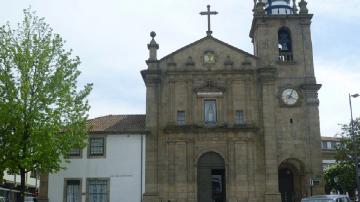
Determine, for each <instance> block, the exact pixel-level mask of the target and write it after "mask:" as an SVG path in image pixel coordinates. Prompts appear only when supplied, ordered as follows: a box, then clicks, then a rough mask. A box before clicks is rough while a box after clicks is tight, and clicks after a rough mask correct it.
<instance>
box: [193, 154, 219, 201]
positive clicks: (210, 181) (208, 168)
mask: <svg viewBox="0 0 360 202" xmlns="http://www.w3.org/2000/svg"><path fill="white" fill-rule="evenodd" d="M197 165H198V168H197V192H198V202H208V201H212V202H226V182H225V162H224V159H223V158H222V157H221V156H220V155H219V154H217V153H215V152H207V153H205V154H203V155H202V156H201V157H200V158H199V160H198V164H197Z"/></svg>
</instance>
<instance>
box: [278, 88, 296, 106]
mask: <svg viewBox="0 0 360 202" xmlns="http://www.w3.org/2000/svg"><path fill="white" fill-rule="evenodd" d="M281 99H282V101H283V102H284V103H285V104H287V105H294V104H295V103H296V102H297V101H298V100H299V94H298V93H297V92H296V90H294V89H291V88H288V89H285V90H283V92H282V93H281Z"/></svg>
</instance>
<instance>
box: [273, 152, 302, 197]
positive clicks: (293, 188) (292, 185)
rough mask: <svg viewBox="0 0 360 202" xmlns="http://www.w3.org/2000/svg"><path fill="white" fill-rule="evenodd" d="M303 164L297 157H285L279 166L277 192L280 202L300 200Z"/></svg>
mask: <svg viewBox="0 0 360 202" xmlns="http://www.w3.org/2000/svg"><path fill="white" fill-rule="evenodd" d="M303 170H304V169H303V164H302V163H301V162H300V161H299V160H297V159H287V160H285V161H283V162H282V163H281V164H280V166H279V171H278V176H279V192H280V194H281V202H300V200H301V198H302V196H303V193H302V191H303V189H302V186H303V178H304V174H303Z"/></svg>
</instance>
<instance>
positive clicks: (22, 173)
mask: <svg viewBox="0 0 360 202" xmlns="http://www.w3.org/2000/svg"><path fill="white" fill-rule="evenodd" d="M25 174H26V172H25V170H24V169H20V179H21V181H20V182H21V183H20V198H19V202H24V201H25Z"/></svg>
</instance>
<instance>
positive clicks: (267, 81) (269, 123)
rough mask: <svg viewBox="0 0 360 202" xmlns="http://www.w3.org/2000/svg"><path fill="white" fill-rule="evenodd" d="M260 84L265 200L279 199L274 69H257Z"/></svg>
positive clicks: (276, 200) (275, 201) (273, 201)
mask: <svg viewBox="0 0 360 202" xmlns="http://www.w3.org/2000/svg"><path fill="white" fill-rule="evenodd" d="M258 78H259V81H260V85H261V96H262V100H261V104H262V125H263V135H264V137H263V140H264V146H265V162H264V163H265V196H264V198H265V202H278V201H281V199H280V193H279V191H278V159H277V155H278V154H277V135H276V132H275V129H276V128H275V118H274V116H275V102H276V100H277V99H276V96H275V79H276V69H275V68H272V67H267V68H261V69H258Z"/></svg>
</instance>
